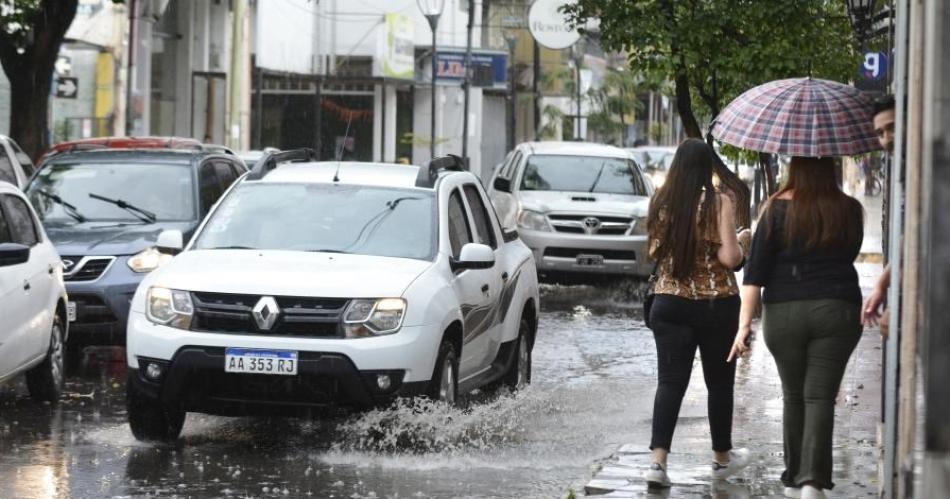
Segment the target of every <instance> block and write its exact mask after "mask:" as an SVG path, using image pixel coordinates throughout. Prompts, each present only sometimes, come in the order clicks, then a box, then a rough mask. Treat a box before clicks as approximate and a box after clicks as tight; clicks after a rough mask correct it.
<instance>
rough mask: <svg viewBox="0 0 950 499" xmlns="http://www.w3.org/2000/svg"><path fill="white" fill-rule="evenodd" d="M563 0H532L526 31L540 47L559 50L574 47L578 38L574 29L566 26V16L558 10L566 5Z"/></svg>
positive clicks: (578, 35)
mask: <svg viewBox="0 0 950 499" xmlns="http://www.w3.org/2000/svg"><path fill="white" fill-rule="evenodd" d="M567 3H568V2H566V1H565V0H534V3H533V4H531V10H529V11H528V29H529V30H531V35H532V36H534V39H535V40H537V41H538V43H540V44H541V45H543V46H545V47H547V48H549V49H554V50H561V49H566V48H568V47H570V46H571V45H574V42H576V41H577V40H578V39H579V38H580V37H581V35H580V33H578V32H577V30H576V29H573V28H571V27H570V26H568V24H567V16H565V15H564V14H563V13H561V12H559V11H558V9H559V8H561V7H562V6H564V5H566V4H567Z"/></svg>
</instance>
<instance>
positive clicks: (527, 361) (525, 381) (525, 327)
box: [503, 319, 531, 391]
mask: <svg viewBox="0 0 950 499" xmlns="http://www.w3.org/2000/svg"><path fill="white" fill-rule="evenodd" d="M530 335H531V325H530V324H528V321H527V320H525V319H521V326H520V328H519V329H518V339H516V340H515V341H516V342H517V343H516V344H515V361H514V362H512V363H511V366H509V367H508V372H506V373H505V376H504V378H503V380H504V384H505V386H507V387H508V389H510V390H511V391H518V390H522V389H524V388H525V387H526V386H528V385H529V384H531V345H530V344H529V341H530Z"/></svg>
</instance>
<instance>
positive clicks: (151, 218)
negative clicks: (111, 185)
mask: <svg viewBox="0 0 950 499" xmlns="http://www.w3.org/2000/svg"><path fill="white" fill-rule="evenodd" d="M89 197H91V198H92V199H98V200H99V201H105V202H107V203H112V204H114V205H116V206H118V207H119V208H122V209H123V210H126V211H128V212H129V213H131V214H133V215H135V216H137V217H138V218H139V219H140V220H142V221H143V222H148V223H153V222H155V220H156V219H157V218H158V217H156V216H155V214H154V213H152V212H150V211H148V210H146V209H145V208H139V207H138V206H135V205H134V204H130V203H128V202H126V201H123V200H121V199H111V198H107V197H105V196H100V195H99V194H94V193H92V192H90V193H89Z"/></svg>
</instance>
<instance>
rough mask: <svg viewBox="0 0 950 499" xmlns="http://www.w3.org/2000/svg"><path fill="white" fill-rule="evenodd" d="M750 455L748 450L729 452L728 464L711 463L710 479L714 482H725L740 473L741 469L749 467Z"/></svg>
mask: <svg viewBox="0 0 950 499" xmlns="http://www.w3.org/2000/svg"><path fill="white" fill-rule="evenodd" d="M750 454H751V453H750V452H749V449H734V450H731V451H729V462H728V463H726V464H719V463H717V462H715V461H713V463H712V477H713V478H715V479H716V480H725V479H726V478H729V477H731V476H732V475H735V474H736V473H738V472H740V471H742V469H743V468H745V467H746V466H748V465H749V457H750Z"/></svg>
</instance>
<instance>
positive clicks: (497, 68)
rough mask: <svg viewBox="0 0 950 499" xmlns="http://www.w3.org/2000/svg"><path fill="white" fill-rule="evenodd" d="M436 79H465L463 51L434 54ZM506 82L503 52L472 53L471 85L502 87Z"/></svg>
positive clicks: (505, 63) (506, 56) (458, 80)
mask: <svg viewBox="0 0 950 499" xmlns="http://www.w3.org/2000/svg"><path fill="white" fill-rule="evenodd" d="M435 61H436V68H435V73H436V78H437V79H438V80H439V81H456V82H461V81H462V80H464V79H465V51H464V50H439V51H438V52H437V53H436V57H435ZM507 82H508V55H507V54H505V53H504V52H487V51H473V52H472V85H474V86H480V87H504V86H505V85H507Z"/></svg>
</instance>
